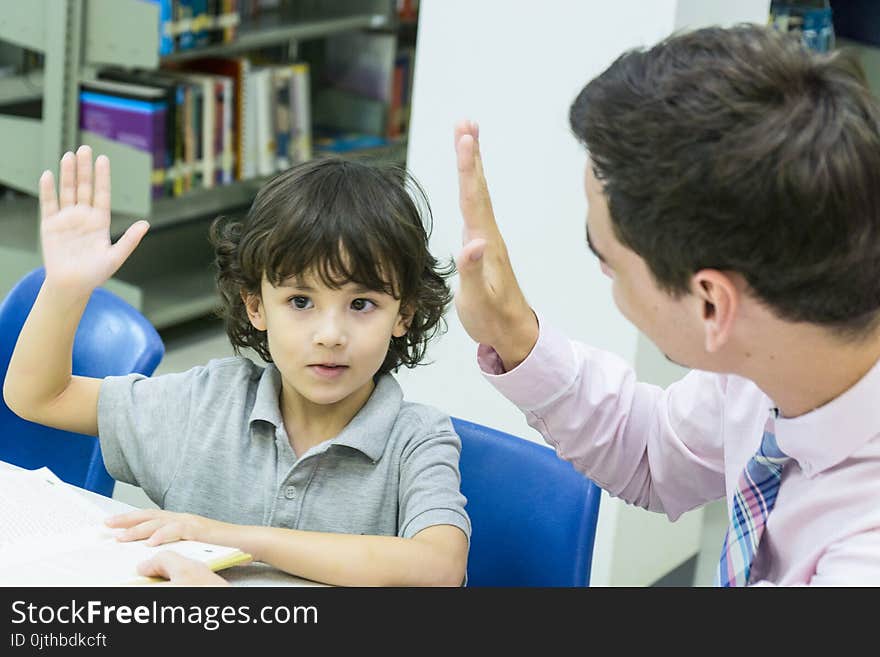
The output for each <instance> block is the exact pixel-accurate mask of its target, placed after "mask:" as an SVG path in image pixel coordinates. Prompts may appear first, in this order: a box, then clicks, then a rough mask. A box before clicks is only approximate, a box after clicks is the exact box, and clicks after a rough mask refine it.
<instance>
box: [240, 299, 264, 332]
mask: <svg viewBox="0 0 880 657" xmlns="http://www.w3.org/2000/svg"><path fill="white" fill-rule="evenodd" d="M241 300H242V301H243V302H244V307H245V310H247V314H248V319H249V320H251V324H252V325H253V327H254V328H255V329H257V330H258V331H265V330H266V317H265V313H264V312H263V298H262V297H261V296H260V295H259V294H253V293H251V292H246V291H245V290H242V291H241Z"/></svg>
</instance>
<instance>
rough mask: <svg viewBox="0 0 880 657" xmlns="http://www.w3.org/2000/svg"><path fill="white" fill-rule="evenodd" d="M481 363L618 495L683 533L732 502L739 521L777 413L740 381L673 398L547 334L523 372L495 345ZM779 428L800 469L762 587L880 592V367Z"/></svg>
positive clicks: (790, 473)
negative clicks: (750, 464)
mask: <svg viewBox="0 0 880 657" xmlns="http://www.w3.org/2000/svg"><path fill="white" fill-rule="evenodd" d="M477 359H478V362H479V365H480V368H481V369H482V370H483V373H484V375H485V377H486V379H487V380H488V381H489V382H490V383H491V384H492V385H493V386H494V387H495V388H497V389H498V391H499V392H501V394H503V395H504V396H505V397H507V398H508V399H509V400H510V401H512V402H513V403H514V404H516V405H517V406H518V407H519V408H520V409H521V410H522V411H523V412H524V413H525V415H526V418H527V420H528V423H529V424H530V425H531V426H532V427H534V428H535V429H537V430H538V431H540V432H541V434H542V435H543V436H544V439H545V440H546V441H547V443H548V444H549V445H550V446H552V447H554V448H555V450H556V453H557V454H558V455H559V456H560V457H561V458H563V459H565V460H567V461H570V462H571V463H572V464H573V465H574V467H575V468H577V469H578V470H580V471H581V472H583V473H584V474H585V475H587V476H588V477H589V478H590V479H592V480H593V481H594V482H596V484H598V485H599V486H601V487H602V488H603V489H605V490H606V491H608V493H610V494H611V495H614V496H616V497H620V498H623V499H624V500H626V501H627V502H629V503H631V504H635V505H638V506H640V507H643V508H646V509H649V510H651V511H657V512H660V513H665V514H666V515H667V516H669V518H670V519H671V520H675V519H677V518H678V517H679V516H680V515H681V514H682V513H684V512H685V511H688V510H690V509H693V508H695V507H698V506H700V505H702V504H704V503H706V502H709V501H711V500H716V499H719V498H721V497H722V496H724V495H726V496H727V506H728V510H729V509H730V503H731V499H732V496H733V493H734V491H735V489H736V483H737V479H738V477H739V475H740V472H741V471H742V469H743V467H745V464H746V462H747V461H748V460H749V458H751V456H752V455H753V454H754V453H755V451H756V450H757V449H758V446H759V444H760V442H761V435H762V432H763V428H764V423H765V421H766V420H767V416H768V413H769V412H770V409H771V408H772V407H773V406H774V404H773V402H772V401H771V400H770V398H769V397H767V395H765V394H764V393H763V392H761V390H760V389H759V388H758V387H757V386H756V385H755V384H754V383H752V382H751V381H749V380H747V379H743V378H740V377H737V376H733V375H722V374H714V373H709V372H702V371H697V370H693V371H691V372H690V373H688V374H687V375H686V376H685V377H684V378H683V379H681V380H680V381H677V382H675V383H673V384H672V385H670V386H669V387H668V388H666V389H663V388H660V387H658V386H654V385H649V384H646V383H639V382H637V381H636V377H635V372H634V371H633V370H632V369H631V368H630V367H629V366H628V365H627V363H626V362H625V361H623V360H622V359H621V358H619V357H618V356H615V355H614V354H611V353H608V352H604V351H600V350H598V349H594V348H592V347H588V346H586V345H584V344H581V343H578V342H574V341H570V340H568V339H567V338H566V337H564V336H563V335H561V334H560V333H559V332H557V331H556V330H554V329H553V328H552V327H548V326H545V325H542V326H541V331H540V336H539V338H538V342H537V344H536V345H535V347H534V349H533V350H532V352H531V353H530V354H529V356H528V358H526V360H525V361H523V362H522V363H521V364H520V365H519V366H517V367H516V368H514V369H513V370H511V371H510V372H506V373H505V372H504V369H503V366H502V364H501V359H500V358H499V357H498V354H496V353H495V351H494V350H493V349H492V348H490V347H487V346H486V345H480V347H479V349H478V353H477ZM775 426H776V438H777V442H778V444H779V447H780V448H781V449H782V450H783V451H784V452H785V453H786V454H788V455H789V456H791V457H792V458H793V461H792V462H789V464H788V465H787V466H786V468H785V470H784V471H783V474H782V483H781V486H780V489H779V495H778V497H777V500H776V506H775V507H774V509H773V511H772V512H771V513H770V516H769V519H768V521H767V526H766V530H765V533H764V536H763V538H762V540H761V542H760V545H759V547H758V552H757V554H756V555H755V559H754V562H753V566H752V574H751V579H750V583H753V584H754V583H757V584H764V585H766V584H777V585H783V586H793V585H823V586H853V585H865V586H878V585H880V364H876V365H874V367H873V368H872V369H871V370H870V371H869V372H868V373H867V374H866V375H865V376H864V378H862V380H861V381H859V382H858V383H857V384H856V385H854V386H853V387H852V388H850V389H849V390H848V391H846V392H845V393H844V394H842V395H841V396H839V397H838V398H836V399H834V400H833V401H831V402H830V403H828V404H826V405H825V406H822V407H820V408H818V409H816V410H814V411H811V412H810V413H807V414H805V415H802V416H800V417H796V418H792V419H785V418H781V417H780V418H777V419H776V422H775ZM718 554H719V557H720V554H721V544H720V543H719V545H718Z"/></svg>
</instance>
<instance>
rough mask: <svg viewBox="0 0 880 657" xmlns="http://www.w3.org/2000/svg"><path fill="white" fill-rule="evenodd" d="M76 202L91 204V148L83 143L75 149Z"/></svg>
mask: <svg viewBox="0 0 880 657" xmlns="http://www.w3.org/2000/svg"><path fill="white" fill-rule="evenodd" d="M76 202H77V203H79V204H80V205H91V204H92V149H91V148H90V147H89V146H85V145H83V146H80V147H79V148H78V149H77V150H76Z"/></svg>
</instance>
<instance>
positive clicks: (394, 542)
mask: <svg viewBox="0 0 880 657" xmlns="http://www.w3.org/2000/svg"><path fill="white" fill-rule="evenodd" d="M108 524H109V525H110V526H111V527H126V528H128V529H127V530H126V531H125V532H124V533H123V534H121V535H120V537H119V539H120V540H123V541H136V540H141V539H147V543H148V544H149V545H162V544H164V543H169V542H173V541H176V540H182V539H188V540H194V541H203V542H206V543H215V544H217V545H228V546H231V547H237V548H238V549H240V550H242V551H244V552H247V553H248V554H250V555H251V556H252V557H253V558H254V560H255V561H262V562H264V563H268V564H271V565H272V566H275V567H276V568H278V569H280V570H284V571H285V572H288V573H291V574H293V575H297V576H298V577H304V578H306V579H310V580H313V581H316V582H324V583H326V584H334V585H338V586H460V585H461V584H462V582H463V581H464V575H465V569H466V567H467V551H468V542H467V537H466V536H465V535H464V532H462V531H461V530H460V529H459V528H458V527H453V526H452V525H435V526H432V527H427V528H425V529H423V530H422V531H420V532H419V533H417V534H416V535H415V536H413V537H412V538H400V537H397V536H364V535H358V534H337V533H330V532H313V531H301V530H297V529H283V528H279V527H255V526H244V525H234V524H231V523H225V522H219V521H216V520H210V519H208V518H203V517H201V516H196V515H191V514H186V513H174V512H171V511H159V510H155V509H149V510H143V511H133V512H131V513H126V514H123V515H121V516H114V517H113V518H110V519H109V520H108Z"/></svg>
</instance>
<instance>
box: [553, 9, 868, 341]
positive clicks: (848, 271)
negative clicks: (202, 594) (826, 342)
mask: <svg viewBox="0 0 880 657" xmlns="http://www.w3.org/2000/svg"><path fill="white" fill-rule="evenodd" d="M569 118H570V123H571V128H572V130H573V131H574V133H575V135H576V136H577V137H578V139H579V140H581V141H582V142H583V143H584V145H585V146H586V148H587V150H588V152H589V154H590V157H591V161H592V165H593V170H594V172H595V174H596V176H597V178H598V179H599V180H600V181H601V183H602V184H603V186H604V193H605V195H606V198H607V199H608V204H609V210H610V213H611V219H612V225H613V227H614V231H615V235H616V236H617V238H618V239H619V240H620V241H621V242H622V243H623V244H624V245H626V246H627V247H629V248H630V249H632V250H633V251H634V252H635V253H637V254H638V255H640V256H641V257H642V258H643V259H644V260H645V262H646V263H647V265H648V267H649V269H650V271H651V272H652V274H653V276H654V277H655V279H656V280H657V282H658V284H659V286H660V287H661V288H662V289H664V290H666V291H667V292H669V293H672V294H673V295H676V296H680V295H683V294H685V293H687V292H688V285H689V280H690V278H691V276H692V274H694V273H695V272H697V271H699V270H700V269H703V268H714V269H719V270H731V271H736V272H739V273H740V274H742V275H743V276H744V277H745V279H746V281H747V282H748V284H749V285H750V287H751V289H752V291H753V293H754V294H755V296H756V297H757V298H759V299H760V300H762V301H763V302H764V303H765V304H766V305H767V306H768V307H770V308H771V309H772V310H773V311H774V312H775V313H776V314H777V316H779V317H781V318H783V319H786V320H789V321H803V322H811V323H815V324H819V325H823V326H825V327H828V328H830V329H832V330H833V331H834V332H836V333H838V334H840V335H841V336H843V337H845V338H859V337H861V336H863V335H864V334H865V333H866V332H867V331H870V330H871V329H872V328H873V327H874V326H875V325H876V319H877V317H878V309H880V125H878V119H880V109H878V104H877V101H876V100H875V99H874V98H873V97H872V95H871V94H870V92H869V91H868V89H867V85H866V83H865V78H864V74H863V73H862V71H861V68H860V67H859V66H858V64H857V63H856V62H855V61H854V60H853V59H851V58H849V57H848V56H846V55H845V54H843V53H840V52H834V53H830V54H826V55H821V54H818V53H813V52H811V51H809V50H807V49H806V48H805V47H804V46H803V45H802V44H801V43H800V41H799V40H798V39H797V38H796V37H794V36H790V35H786V34H781V33H777V32H775V31H773V30H772V29H770V28H765V27H760V26H747V25H742V26H737V27H734V28H730V29H722V28H707V29H702V30H697V31H694V32H690V33H685V34H680V35H675V36H672V37H670V38H668V39H666V40H665V41H663V42H661V43H659V44H658V45H656V46H654V47H653V48H651V49H650V50H646V51H645V50H634V51H630V52H627V53H625V54H624V55H622V56H621V57H620V58H618V59H617V60H616V61H615V62H614V63H613V64H611V66H610V67H609V68H608V69H607V70H606V71H605V72H604V73H602V74H601V75H600V76H598V77H597V78H595V79H594V80H593V81H591V82H590V83H589V84H588V85H587V86H586V87H585V88H584V89H583V90H582V91H581V92H580V94H579V95H578V97H577V99H576V100H575V101H574V103H573V104H572V106H571V109H570V116H569Z"/></svg>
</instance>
